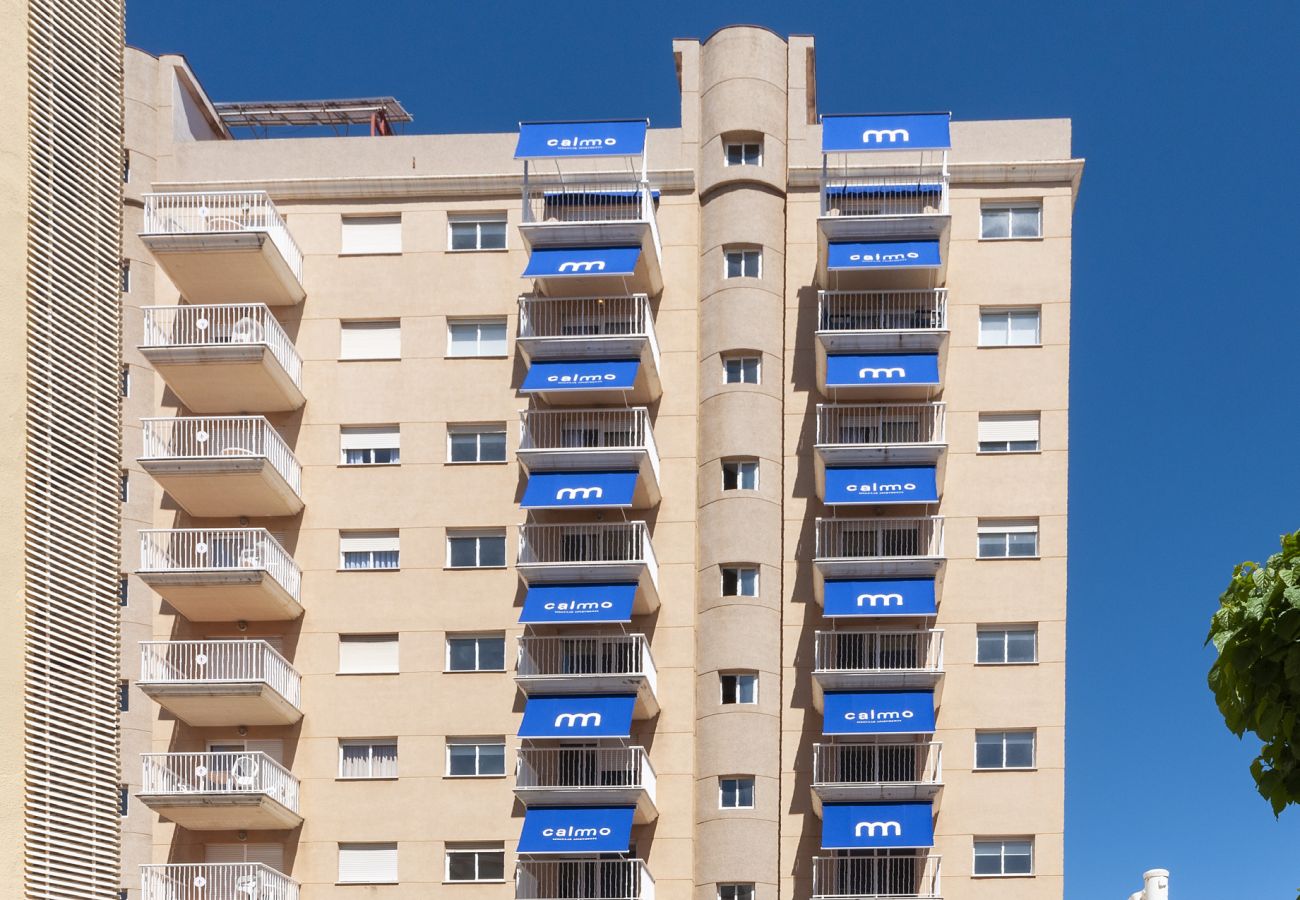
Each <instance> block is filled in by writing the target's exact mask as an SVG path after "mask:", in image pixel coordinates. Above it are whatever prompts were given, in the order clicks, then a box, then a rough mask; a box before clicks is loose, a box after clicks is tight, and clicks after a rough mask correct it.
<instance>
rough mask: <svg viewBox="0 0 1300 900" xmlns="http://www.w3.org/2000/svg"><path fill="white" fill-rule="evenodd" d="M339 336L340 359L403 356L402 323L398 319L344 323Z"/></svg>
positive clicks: (396, 357) (394, 357)
mask: <svg viewBox="0 0 1300 900" xmlns="http://www.w3.org/2000/svg"><path fill="white" fill-rule="evenodd" d="M339 335H340V336H339V359H400V358H401V356H402V323H401V321H400V320H398V319H384V320H382V321H377V322H343V323H342V324H341V326H340V329H339Z"/></svg>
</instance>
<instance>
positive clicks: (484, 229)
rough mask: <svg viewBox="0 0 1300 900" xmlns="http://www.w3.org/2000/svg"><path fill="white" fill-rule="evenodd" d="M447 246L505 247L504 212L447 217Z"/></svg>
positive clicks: (472, 247) (492, 248) (462, 247)
mask: <svg viewBox="0 0 1300 900" xmlns="http://www.w3.org/2000/svg"><path fill="white" fill-rule="evenodd" d="M447 247H448V249H451V250H504V249H506V214H505V213H484V214H481V215H478V216H451V217H449V218H448V220H447Z"/></svg>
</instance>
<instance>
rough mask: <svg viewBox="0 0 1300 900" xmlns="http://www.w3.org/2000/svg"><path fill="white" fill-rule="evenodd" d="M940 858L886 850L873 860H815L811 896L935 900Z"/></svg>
mask: <svg viewBox="0 0 1300 900" xmlns="http://www.w3.org/2000/svg"><path fill="white" fill-rule="evenodd" d="M939 861H940V857H938V856H936V855H934V854H932V853H930V852H929V851H926V850H887V851H879V855H877V856H860V857H842V856H815V857H813V861H812V864H813V865H812V876H813V878H812V881H813V890H812V895H813V896H814V897H816V898H818V900H821V898H837V900H838V898H845V900H865V898H872V900H875V898H886V897H888V898H891V900H892V898H918V900H936V898H939V897H941V896H942V894H941V893H940V891H939Z"/></svg>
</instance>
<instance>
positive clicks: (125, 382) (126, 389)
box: [122, 366, 131, 399]
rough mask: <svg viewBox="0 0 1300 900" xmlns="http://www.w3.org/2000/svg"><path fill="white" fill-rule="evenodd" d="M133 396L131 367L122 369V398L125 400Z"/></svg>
mask: <svg viewBox="0 0 1300 900" xmlns="http://www.w3.org/2000/svg"><path fill="white" fill-rule="evenodd" d="M130 396H131V367H130V366H123V367H122V397H123V399H125V398H127V397H130Z"/></svg>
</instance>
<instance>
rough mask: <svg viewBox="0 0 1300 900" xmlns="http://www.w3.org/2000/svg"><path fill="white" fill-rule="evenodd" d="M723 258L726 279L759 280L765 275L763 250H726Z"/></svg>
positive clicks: (723, 272)
mask: <svg viewBox="0 0 1300 900" xmlns="http://www.w3.org/2000/svg"><path fill="white" fill-rule="evenodd" d="M722 256H723V259H724V263H725V264H724V266H723V271H722V274H723V277H724V278H759V277H761V276H762V274H763V252H762V251H761V250H726V251H724V252H723V254H722Z"/></svg>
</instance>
